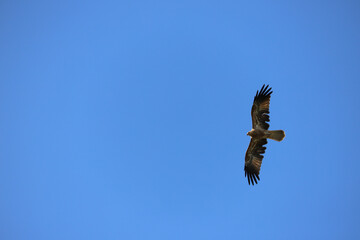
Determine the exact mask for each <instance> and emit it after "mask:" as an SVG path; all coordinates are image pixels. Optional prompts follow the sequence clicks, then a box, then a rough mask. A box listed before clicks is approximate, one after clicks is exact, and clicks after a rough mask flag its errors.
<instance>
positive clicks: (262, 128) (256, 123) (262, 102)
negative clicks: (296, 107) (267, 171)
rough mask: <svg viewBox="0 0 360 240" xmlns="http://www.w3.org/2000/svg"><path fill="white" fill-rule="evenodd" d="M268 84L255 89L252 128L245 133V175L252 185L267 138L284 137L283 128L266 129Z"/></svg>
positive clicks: (267, 125) (256, 177)
mask: <svg viewBox="0 0 360 240" xmlns="http://www.w3.org/2000/svg"><path fill="white" fill-rule="evenodd" d="M268 87H269V85H267V86H266V87H265V84H264V85H263V86H262V88H261V90H260V92H259V91H257V92H256V95H255V97H254V103H253V106H252V108H251V118H252V129H251V131H250V132H248V133H247V135H248V136H250V137H251V141H250V144H249V147H248V149H247V151H246V154H245V167H244V170H245V177H246V176H247V178H248V182H249V184H250V180H251V183H252V184H253V185H254V182H255V183H257V180H260V177H259V174H260V167H261V163H262V159H263V158H264V156H263V155H261V154H264V153H265V149H266V147H265V146H264V145H265V144H267V138H270V139H273V140H276V141H279V142H280V141H282V140H283V139H284V137H285V133H284V131H283V130H275V131H270V130H268V128H269V124H268V123H267V122H269V121H270V117H269V115H268V114H269V113H270V111H269V106H270V97H271V94H272V91H271V88H269V89H268Z"/></svg>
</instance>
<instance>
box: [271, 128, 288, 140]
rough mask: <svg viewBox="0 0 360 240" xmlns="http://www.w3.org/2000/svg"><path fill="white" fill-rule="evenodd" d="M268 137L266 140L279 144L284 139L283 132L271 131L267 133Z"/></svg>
mask: <svg viewBox="0 0 360 240" xmlns="http://www.w3.org/2000/svg"><path fill="white" fill-rule="evenodd" d="M269 133H270V135H269V136H268V138H270V139H272V140H275V141H278V142H281V141H282V140H283V139H284V137H285V132H284V131H283V130H273V131H269Z"/></svg>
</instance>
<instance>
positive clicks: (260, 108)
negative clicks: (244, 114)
mask: <svg viewBox="0 0 360 240" xmlns="http://www.w3.org/2000/svg"><path fill="white" fill-rule="evenodd" d="M268 87H269V85H267V86H266V87H265V84H264V85H263V86H262V88H261V90H260V92H259V91H256V95H255V97H254V103H253V106H252V108H251V119H252V128H253V129H257V128H262V129H265V130H268V129H269V124H268V123H267V122H269V121H270V117H269V113H270V111H269V105H270V97H271V94H272V91H271V88H268Z"/></svg>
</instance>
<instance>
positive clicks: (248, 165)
mask: <svg viewBox="0 0 360 240" xmlns="http://www.w3.org/2000/svg"><path fill="white" fill-rule="evenodd" d="M265 144H267V140H266V138H263V139H251V141H250V144H249V147H248V149H247V151H246V154H245V167H244V170H245V177H246V176H247V178H248V182H249V185H250V180H251V183H252V185H254V181H255V183H256V184H257V180H256V178H257V179H258V180H260V177H259V173H260V168H261V163H262V159H263V158H264V156H263V155H261V154H264V153H265V149H266V147H265V146H264V145H265Z"/></svg>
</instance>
